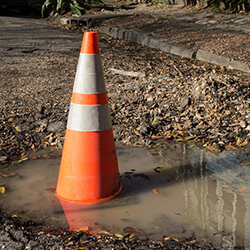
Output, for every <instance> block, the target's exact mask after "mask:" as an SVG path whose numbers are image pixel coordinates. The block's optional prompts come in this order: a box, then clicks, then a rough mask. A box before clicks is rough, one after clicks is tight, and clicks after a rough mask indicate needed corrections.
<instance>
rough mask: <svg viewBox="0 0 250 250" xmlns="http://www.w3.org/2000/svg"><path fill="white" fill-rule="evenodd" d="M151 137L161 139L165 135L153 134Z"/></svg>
mask: <svg viewBox="0 0 250 250" xmlns="http://www.w3.org/2000/svg"><path fill="white" fill-rule="evenodd" d="M151 139H152V140H160V139H164V136H163V135H152V136H151Z"/></svg>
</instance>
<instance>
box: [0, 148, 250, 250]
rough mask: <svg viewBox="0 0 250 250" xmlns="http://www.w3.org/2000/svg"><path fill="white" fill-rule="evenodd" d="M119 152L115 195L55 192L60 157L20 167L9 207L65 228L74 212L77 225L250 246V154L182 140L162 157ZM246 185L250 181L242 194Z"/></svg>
mask: <svg viewBox="0 0 250 250" xmlns="http://www.w3.org/2000/svg"><path fill="white" fill-rule="evenodd" d="M117 155H118V161H119V168H120V174H121V182H122V186H123V188H122V191H121V193H120V194H119V195H118V196H117V197H115V198H114V199H112V200H110V201H108V202H105V203H101V204H96V205H91V206H84V205H82V204H79V203H74V202H68V201H65V200H60V201H59V200H58V199H57V197H56V196H55V195H54V191H53V190H54V189H53V188H55V186H56V180H57V174H58V170H59V164H60V158H56V159H41V160H28V161H26V162H23V163H21V164H19V165H18V166H15V167H12V169H11V172H15V173H16V175H15V176H14V177H12V178H9V179H1V181H2V182H3V183H2V185H5V186H6V194H5V195H1V196H0V202H1V203H0V204H1V209H2V210H3V211H8V212H9V213H13V214H18V213H19V212H20V211H22V213H23V214H28V215H29V216H31V217H32V216H33V215H34V217H33V219H35V220H36V219H38V217H39V219H41V215H43V219H44V220H45V221H46V223H48V224H52V225H55V224H57V225H58V226H59V227H61V226H62V225H64V222H65V217H66V218H67V221H68V224H69V227H70V228H71V229H80V228H83V229H85V230H86V229H89V230H90V231H98V230H107V231H110V232H112V233H123V234H124V231H123V229H124V228H127V227H132V228H136V229H139V230H141V231H144V232H145V234H147V236H148V237H149V238H152V239H161V238H162V236H163V235H166V236H175V237H181V238H182V237H189V236H192V235H194V234H195V235H197V236H199V237H201V238H204V239H207V240H208V241H210V242H212V243H213V244H214V246H217V247H224V248H227V249H228V248H233V247H234V246H238V247H241V248H244V247H245V248H247V247H250V237H249V235H250V188H248V185H249V182H250V181H249V179H250V168H249V167H247V166H246V167H245V166H241V165H240V164H239V163H240V162H241V161H245V162H248V161H249V159H248V158H244V157H246V156H240V155H233V154H230V153H228V154H222V155H219V156H215V155H212V154H210V153H208V152H205V151H201V150H199V149H197V148H191V149H189V148H188V147H187V146H186V145H180V144H177V145H169V148H168V149H167V150H165V151H163V152H162V153H161V155H156V156H153V155H151V154H149V153H148V152H147V151H146V150H144V149H140V148H133V147H118V149H117ZM0 172H3V170H2V169H1V171H0ZM3 173H4V172H3ZM4 181H5V183H4ZM241 186H247V188H246V189H245V190H244V191H243V192H242V193H240V187H241ZM51 188H52V189H51ZM45 196H47V198H45ZM38 199H39V202H38ZM27 204H28V205H27ZM41 204H42V206H41ZM64 213H65V215H64ZM36 216H37V217H36ZM46 218H47V219H46Z"/></svg>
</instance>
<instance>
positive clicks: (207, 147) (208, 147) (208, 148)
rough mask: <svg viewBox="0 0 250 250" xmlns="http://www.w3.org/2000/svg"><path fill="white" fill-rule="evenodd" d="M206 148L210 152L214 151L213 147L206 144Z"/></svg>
mask: <svg viewBox="0 0 250 250" xmlns="http://www.w3.org/2000/svg"><path fill="white" fill-rule="evenodd" d="M206 150H208V151H211V152H215V151H214V149H213V148H212V147H210V146H206Z"/></svg>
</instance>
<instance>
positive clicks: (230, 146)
mask: <svg viewBox="0 0 250 250" xmlns="http://www.w3.org/2000/svg"><path fill="white" fill-rule="evenodd" d="M225 149H227V150H234V149H236V148H235V147H233V146H232V144H231V142H230V143H229V144H228V145H226V146H225Z"/></svg>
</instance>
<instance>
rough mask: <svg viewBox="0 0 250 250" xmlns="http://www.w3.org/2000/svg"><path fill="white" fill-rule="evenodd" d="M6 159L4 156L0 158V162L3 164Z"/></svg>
mask: <svg viewBox="0 0 250 250" xmlns="http://www.w3.org/2000/svg"><path fill="white" fill-rule="evenodd" d="M7 159H8V157H7V156H5V155H2V156H0V162H4V161H6V160H7Z"/></svg>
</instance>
